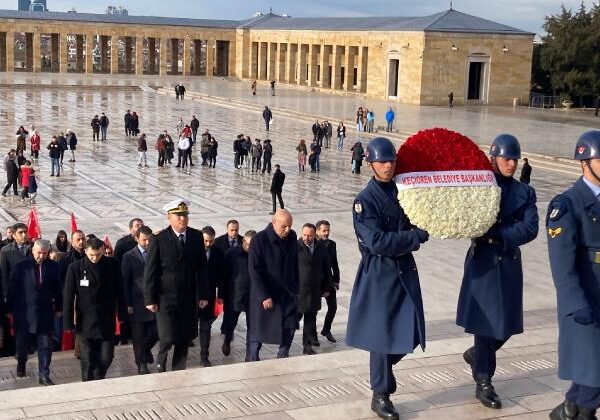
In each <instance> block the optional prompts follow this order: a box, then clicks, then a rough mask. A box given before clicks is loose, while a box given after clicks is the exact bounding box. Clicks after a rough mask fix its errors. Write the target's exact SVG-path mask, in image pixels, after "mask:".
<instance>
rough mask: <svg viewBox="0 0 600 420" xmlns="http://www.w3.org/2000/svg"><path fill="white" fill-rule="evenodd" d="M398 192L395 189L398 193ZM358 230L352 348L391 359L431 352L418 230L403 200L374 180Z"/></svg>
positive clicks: (358, 208) (360, 205)
mask: <svg viewBox="0 0 600 420" xmlns="http://www.w3.org/2000/svg"><path fill="white" fill-rule="evenodd" d="M394 188H395V187H394ZM353 219H354V230H355V232H356V236H357V238H358V248H359V250H360V253H361V255H362V258H361V261H360V263H359V266H358V272H357V274H356V279H355V281H354V288H353V289H352V297H351V300H350V309H349V314H348V327H347V333H346V342H347V343H348V345H350V346H352V347H356V348H360V349H363V350H369V351H373V352H377V353H385V354H406V353H411V352H412V351H413V350H414V349H415V347H417V346H418V345H419V344H420V345H421V347H422V348H425V319H424V314H423V300H422V297H421V286H420V284H419V274H418V273H417V266H416V264H415V260H414V259H413V256H412V254H411V252H413V251H416V250H418V249H419V247H420V243H419V238H418V236H417V233H416V232H415V231H414V230H412V229H413V228H414V226H412V225H411V224H410V220H409V219H408V217H407V216H406V214H404V210H402V207H400V204H399V203H398V200H397V199H396V198H395V197H392V196H390V195H388V194H386V192H385V191H384V190H383V189H382V188H381V186H380V185H379V184H378V183H377V182H376V181H375V180H374V179H371V181H370V182H369V183H368V184H367V186H366V187H365V189H364V190H363V191H361V192H360V194H359V195H358V197H357V198H356V200H355V202H354V208H353Z"/></svg>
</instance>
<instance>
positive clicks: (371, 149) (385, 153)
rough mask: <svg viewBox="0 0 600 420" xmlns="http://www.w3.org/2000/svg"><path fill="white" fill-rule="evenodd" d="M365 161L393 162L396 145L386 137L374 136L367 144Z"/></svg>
mask: <svg viewBox="0 0 600 420" xmlns="http://www.w3.org/2000/svg"><path fill="white" fill-rule="evenodd" d="M365 160H366V161H367V162H393V161H394V160H396V147H395V146H394V143H392V142H391V140H390V139H388V138H386V137H375V138H374V139H373V140H371V141H370V142H369V144H367V152H366V153H365Z"/></svg>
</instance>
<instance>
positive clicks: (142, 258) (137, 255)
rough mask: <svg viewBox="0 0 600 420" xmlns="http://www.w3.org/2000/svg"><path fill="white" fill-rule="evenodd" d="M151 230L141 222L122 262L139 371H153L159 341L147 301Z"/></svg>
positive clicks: (125, 294)
mask: <svg viewBox="0 0 600 420" xmlns="http://www.w3.org/2000/svg"><path fill="white" fill-rule="evenodd" d="M151 237H152V230H151V229H150V228H149V227H148V226H141V227H140V228H139V229H137V230H136V231H135V234H134V238H135V240H136V241H137V242H136V246H135V247H134V248H133V249H130V250H129V251H127V252H126V253H125V254H123V258H122V262H121V276H122V285H123V287H122V296H121V297H122V300H123V302H124V304H125V306H126V308H127V314H128V320H129V323H130V325H131V333H132V338H133V354H134V357H135V364H136V365H137V367H138V373H139V374H140V375H145V374H148V373H150V371H149V370H148V364H149V363H154V357H153V356H152V352H151V350H152V347H154V345H155V344H156V342H157V341H158V332H157V330H156V319H155V317H154V314H153V313H152V312H150V311H149V310H148V309H146V305H145V304H144V266H145V264H146V258H147V257H148V244H149V243H150V238H151Z"/></svg>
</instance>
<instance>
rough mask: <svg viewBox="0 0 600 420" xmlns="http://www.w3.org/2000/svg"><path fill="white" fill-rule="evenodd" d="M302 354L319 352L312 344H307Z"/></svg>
mask: <svg viewBox="0 0 600 420" xmlns="http://www.w3.org/2000/svg"><path fill="white" fill-rule="evenodd" d="M302 354H308V355H312V354H317V352H316V351H315V350H314V349H313V348H312V346H311V345H310V344H307V345H305V346H304V350H302Z"/></svg>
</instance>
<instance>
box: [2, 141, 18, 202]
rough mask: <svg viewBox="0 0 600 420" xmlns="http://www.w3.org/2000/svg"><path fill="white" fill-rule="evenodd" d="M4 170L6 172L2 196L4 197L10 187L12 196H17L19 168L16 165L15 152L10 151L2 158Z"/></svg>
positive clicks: (13, 150)
mask: <svg viewBox="0 0 600 420" xmlns="http://www.w3.org/2000/svg"><path fill="white" fill-rule="evenodd" d="M4 170H5V171H6V186H5V187H4V190H2V196H3V197H6V193H7V192H8V190H9V189H10V187H11V186H12V189H13V194H14V195H15V196H16V195H19V194H18V192H17V181H18V178H19V166H18V165H17V152H16V151H15V149H11V150H10V151H9V152H8V155H7V156H6V157H5V158H4Z"/></svg>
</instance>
